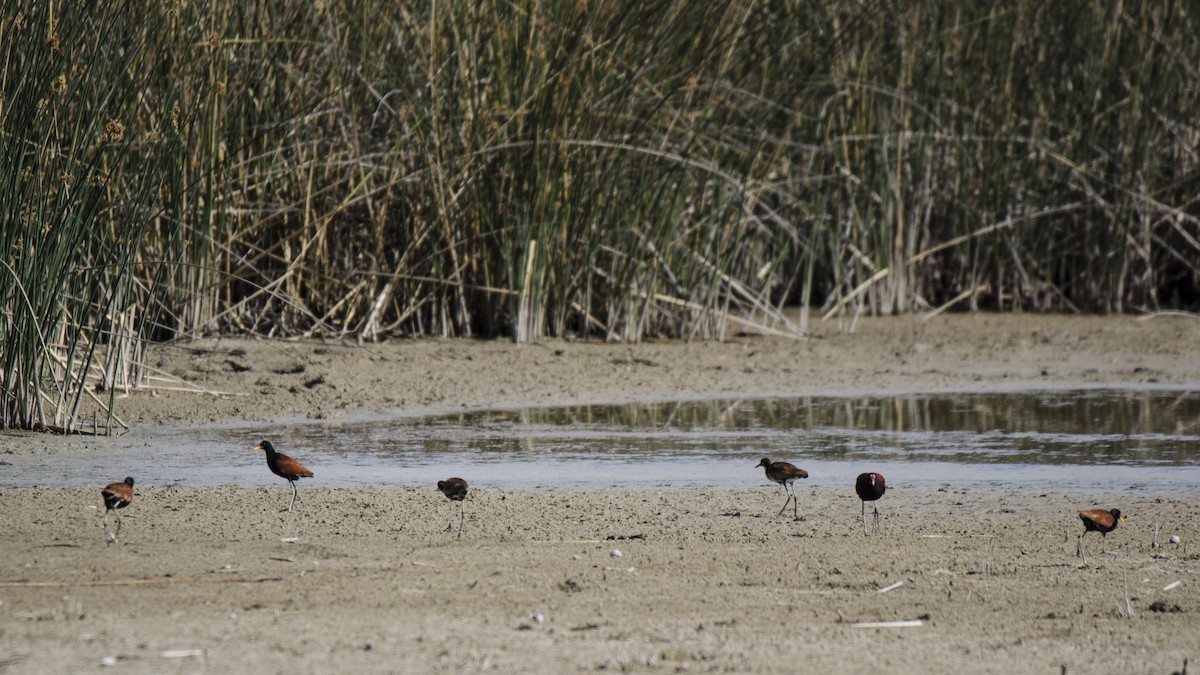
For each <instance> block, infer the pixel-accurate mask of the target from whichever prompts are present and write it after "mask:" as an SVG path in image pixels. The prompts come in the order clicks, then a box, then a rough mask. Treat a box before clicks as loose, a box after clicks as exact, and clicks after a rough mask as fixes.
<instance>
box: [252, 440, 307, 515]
mask: <svg viewBox="0 0 1200 675" xmlns="http://www.w3.org/2000/svg"><path fill="white" fill-rule="evenodd" d="M254 449H255V450H262V451H263V452H265V453H267V467H268V468H269V469H271V473H273V474H275V475H276V476H279V477H280V478H285V479H287V482H288V483H290V484H291V486H292V501H290V502H288V505H287V508H286V509H280V511H291V510H292V505H293V504H295V503H296V494H297V492H298V490H297V489H296V481H297V480H299V479H301V478H312V475H313V472H311V471H309V470H308V469H306V468H304V466H303V465H302V464H300V462H297V461H296V460H294V459H292V458H291V457H288V456H287V455H285V454H283V453H279V452H275V446H273V445H271V441H263V442H261V443H259V444H258V445H256V446H254Z"/></svg>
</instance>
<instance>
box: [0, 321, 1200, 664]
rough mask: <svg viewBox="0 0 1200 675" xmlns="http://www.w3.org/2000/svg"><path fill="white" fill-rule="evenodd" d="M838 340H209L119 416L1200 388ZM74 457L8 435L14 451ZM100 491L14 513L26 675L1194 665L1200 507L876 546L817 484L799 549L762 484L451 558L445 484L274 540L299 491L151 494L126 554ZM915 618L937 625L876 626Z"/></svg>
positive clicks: (920, 337) (1047, 348)
mask: <svg viewBox="0 0 1200 675" xmlns="http://www.w3.org/2000/svg"><path fill="white" fill-rule="evenodd" d="M817 329H818V331H819V332H822V333H823V337H822V338H820V339H815V340H807V341H795V340H788V339H781V338H767V337H749V336H747V337H739V338H736V339H733V340H730V341H729V342H726V343H720V344H718V343H673V342H655V343H648V344H641V345H608V344H601V343H595V342H587V341H570V340H549V341H545V342H542V343H539V344H534V345H524V346H515V345H512V344H510V343H507V342H499V341H490V342H483V341H450V340H396V341H393V342H390V343H387V344H382V345H367V346H361V347H360V346H356V345H347V344H335V343H331V344H324V343H320V342H304V343H295V342H260V341H255V340H246V339H239V340H229V339H219V340H217V339H213V340H205V341H201V342H198V343H192V344H186V345H176V346H162V347H156V348H155V349H154V350H153V351H152V364H151V365H153V366H154V367H155V368H157V369H158V370H159V371H161V372H162V373H165V374H168V375H169V376H170V377H171V378H172V379H171V380H170V381H168V380H161V381H156V387H157V389H156V390H155V391H149V390H148V391H143V392H137V393H134V394H133V395H132V396H130V397H128V398H125V399H122V400H121V401H120V402H119V407H118V410H117V413H118V415H120V416H121V417H122V419H124V420H125V421H127V422H128V423H130V424H131V425H136V426H138V428H139V429H140V430H141V429H146V428H151V429H152V428H154V426H155V425H160V424H161V425H172V426H179V425H186V424H197V425H204V424H223V423H228V422H229V421H230V420H271V419H276V418H279V417H284V416H293V417H302V418H315V419H337V418H339V417H342V416H352V415H356V414H362V413H370V414H381V415H389V414H413V413H416V412H420V411H424V410H445V409H461V408H481V407H489V406H503V407H514V406H524V405H549V404H555V405H562V404H576V403H594V402H624V401H648V400H671V399H681V398H710V397H717V396H726V395H744V396H768V395H802V394H838V393H853V394H875V393H884V392H895V391H925V390H935V389H936V390H955V391H982V390H997V389H1023V388H1038V389H1045V388H1073V387H1093V386H1139V387H1169V388H1173V389H1185V390H1194V389H1196V388H1198V387H1200V358H1198V357H1197V355H1196V347H1197V345H1200V321H1197V320H1196V319H1194V318H1186V317H1163V318H1155V319H1151V320H1146V321H1138V320H1136V319H1133V318H1128V317H1082V318H1079V317H1058V316H1051V317H1043V316H1023V315H1009V316H995V315H966V316H944V317H939V318H937V319H934V320H932V321H923V320H921V319H920V318H919V317H901V318H891V319H870V320H863V321H862V322H860V323H859V324H858V325H857V326H856V330H855V332H854V333H848V332H841V331H838V330H837V329H836V326H833V325H832V324H822V325H818V326H817ZM179 382H184V383H188V386H195V387H198V388H202V389H207V390H212V391H221V392H227V393H228V394H229V395H222V396H210V395H199V394H195V393H186V392H181V391H174V390H172V389H171V388H172V387H175V386H176V384H177V383H179ZM71 442H72V440H71V439H59V440H58V441H56V442H55V443H52V444H51V443H47V439H46V437H44V436H41V435H37V434H5V435H4V447H5V452H8V453H47V452H53V450H52V448H54V447H61V445H59V444H60V443H71ZM2 460H3V456H2V455H0V461H2ZM8 467H9V468H11V467H12V465H11V464H9V465H8ZM4 468H5V465H0V469H4ZM121 477H122V476H113V480H117V479H119V478H121ZM466 477H467V478H468V479H471V477H470V476H466ZM98 488H99V486H96V488H95V489H83V488H61V489H14V490H0V514H3V516H2V517H3V521H4V526H5V537H4V542H5V545H4V546H3V547H2V551H0V672H22V673H26V672H27V673H45V672H77V671H82V670H93V669H99V668H101V660H102V659H104V658H106V657H108V658H112V659H115V663H116V664H117V665H116V667H117V668H121V669H122V670H123V671H132V672H164V671H180V672H206V671H213V672H230V671H242V672H247V671H255V672H284V671H288V672H294V671H301V672H329V671H333V670H336V671H344V672H363V671H368V672H425V671H430V670H456V671H457V670H495V671H499V672H518V671H519V672H529V671H535V672H571V671H577V670H605V671H613V670H617V671H630V672H678V671H689V672H692V671H699V672H711V671H724V672H795V671H797V670H798V669H802V670H807V671H811V672H861V671H862V670H865V669H868V668H871V669H886V670H887V671H888V672H891V673H901V674H903V673H928V672H939V673H941V672H944V673H958V672H967V671H971V672H991V673H1025V672H1045V673H1058V672H1060V668H1061V666H1063V665H1066V666H1067V668H1068V672H1069V673H1126V672H1148V673H1164V674H1165V673H1170V672H1172V671H1175V670H1178V669H1179V668H1180V667H1181V666H1182V663H1183V659H1184V658H1190V659H1191V660H1192V661H1193V662H1197V661H1198V660H1200V599H1198V598H1200V596H1198V595H1197V593H1196V592H1195V590H1194V587H1195V585H1196V584H1197V583H1200V575H1198V573H1200V549H1197V547H1195V546H1193V545H1192V543H1193V542H1196V541H1200V539H1198V535H1200V532H1198V530H1200V523H1197V521H1196V518H1195V514H1196V513H1197V512H1198V510H1200V496H1197V495H1176V496H1172V495H1156V496H1149V495H1139V494H1131V493H1110V494H1103V495H1097V494H1090V493H1087V492H1084V491H1081V492H1078V493H1074V494H1050V493H1036V492H1034V491H1018V490H1007V489H995V490H975V489H972V490H960V489H954V488H945V489H933V488H928V489H927V488H919V489H914V488H910V487H906V486H904V485H893V486H892V487H891V490H890V491H889V493H888V494H887V495H886V496H885V497H884V499H883V501H882V502H880V510H881V511H883V512H884V514H885V519H884V527H883V530H882V532H881V533H880V534H879V535H878V536H871V537H864V535H863V533H862V530H861V527H860V525H859V520H858V518H859V502H858V500H857V498H856V497H855V496H854V494H853V491H852V489H851V487H850V486H849V485H847V486H846V488H845V489H837V488H831V487H825V486H820V487H801V488H799V489H798V494H799V495H800V509H801V513H802V515H803V516H804V520H802V521H799V522H794V521H792V520H791V519H790V518H788V517H784V516H781V517H775V515H774V514H775V513H776V512H777V511H778V508H779V505H780V504H781V503H782V496H783V495H782V493H781V491H780V490H779V488H778V487H776V486H772V485H770V484H767V483H766V481H765V479H763V478H762V476H761V471H756V472H749V471H748V473H747V487H746V488H745V489H715V488H707V489H689V490H650V489H645V490H625V489H607V490H563V489H557V490H505V489H484V490H477V491H475V492H474V494H473V495H472V497H471V498H470V499H469V500H468V502H467V527H466V531H465V532H464V533H463V535H462V537H455V536H453V535H452V534H447V533H445V532H443V531H442V529H443V528H444V527H445V523H446V521H447V519H448V516H449V513H450V511H449V503H448V502H447V501H446V500H445V499H444V498H443V497H442V496H441V495H440V494H439V493H437V492H436V491H435V490H434V489H433V486H432V485H431V486H429V487H428V489H412V488H396V487H371V488H352V489H337V488H328V487H322V486H321V485H320V483H319V482H315V481H314V482H313V483H312V484H306V485H302V486H301V492H300V501H299V502H298V503H297V507H296V511H295V512H294V513H291V514H286V513H284V514H281V513H279V512H278V508H279V507H280V506H281V505H283V504H285V503H286V500H287V498H288V496H289V495H290V492H289V491H288V488H287V485H286V483H284V482H283V481H279V482H278V484H277V485H273V486H271V487H244V486H243V487H238V486H216V487H206V488H195V487H187V486H186V485H185V486H177V487H164V486H156V485H144V486H139V487H138V495H137V497H136V498H135V503H134V505H133V506H132V507H131V508H130V509H129V510H128V511H129V515H130V516H131V517H130V518H128V519H127V520H126V523H125V528H124V531H123V532H122V541H121V544H119V545H117V546H111V547H108V546H105V545H104V538H103V534H102V532H101V530H100V519H101V515H102V509H98V508H97V507H98V506H100V498H99V490H98ZM1094 505H1102V506H1105V507H1108V506H1118V507H1120V508H1121V509H1122V510H1123V511H1124V512H1125V513H1126V514H1127V515H1128V519H1127V521H1126V523H1124V524H1123V525H1121V527H1119V528H1118V529H1117V531H1115V532H1114V533H1113V534H1111V535H1109V536H1108V537H1107V538H1106V540H1105V542H1104V545H1105V548H1106V552H1104V553H1102V552H1101V546H1100V543H1101V542H1100V538H1099V537H1097V536H1096V535H1094V534H1093V535H1089V538H1088V540H1085V546H1087V549H1086V550H1087V551H1088V558H1089V560H1088V562H1089V564H1088V565H1086V566H1083V565H1082V564H1081V562H1080V561H1079V559H1078V558H1077V557H1076V556H1075V553H1076V539H1075V537H1076V535H1077V534H1078V532H1079V531H1081V530H1082V527H1081V525H1080V523H1079V520H1078V517H1077V516H1076V515H1075V511H1076V510H1077V509H1079V508H1085V507H1091V506H1094ZM1156 524H1157V525H1158V526H1159V541H1160V542H1165V541H1166V538H1167V537H1169V536H1170V535H1171V534H1175V535H1178V536H1179V537H1180V538H1181V540H1182V544H1181V545H1180V546H1171V545H1166V546H1163V547H1160V548H1151V540H1152V537H1153V531H1154V526H1155V525H1156ZM293 538H295V541H285V540H291V539H293ZM610 538H611V539H610ZM613 549H619V550H620V551H621V552H622V555H621V557H619V558H614V557H611V555H610V552H611V551H612V550H613ZM1177 581H1178V582H1180V583H1178V584H1176V585H1174V586H1172V584H1174V583H1175V582H1177ZM897 582H903V583H902V584H901V585H900V586H898V587H896V588H895V589H893V590H891V591H888V592H886V593H879V589H881V588H886V587H888V586H891V585H893V584H896V583H897ZM1126 588H1127V589H1128V591H1126ZM1164 589H1165V590H1164ZM1126 592H1128V603H1127V602H1126ZM1129 610H1132V616H1131V617H1130V616H1127V614H1128V612H1129ZM539 616H540V617H541V619H540V620H538V618H537V617H539ZM900 620H908V621H918V620H919V621H921V625H920V626H910V627H902V628H860V627H855V625H854V624H855V623H857V622H878V621H884V622H889V621H900ZM1192 667H1193V668H1194V667H1195V666H1194V665H1193V666H1192Z"/></svg>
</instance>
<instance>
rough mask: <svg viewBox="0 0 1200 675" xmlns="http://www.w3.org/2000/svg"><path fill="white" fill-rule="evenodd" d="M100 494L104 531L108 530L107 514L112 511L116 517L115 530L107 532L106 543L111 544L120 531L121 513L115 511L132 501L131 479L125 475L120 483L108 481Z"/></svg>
mask: <svg viewBox="0 0 1200 675" xmlns="http://www.w3.org/2000/svg"><path fill="white" fill-rule="evenodd" d="M100 494H101V495H102V496H103V497H104V531H105V532H108V514H109V513H112V514H113V515H114V516H116V518H117V531H116V532H108V543H110V544H112V543H114V542H116V541H117V535H118V534H120V533H121V514H120V513H118V512H117V509H123V508H125V507H126V506H129V502H131V501H133V479H132V478H129V477H126V478H125V481H124V482H122V483H109V484H108V486H107V487H105V488H104V489H103V490H101V491H100Z"/></svg>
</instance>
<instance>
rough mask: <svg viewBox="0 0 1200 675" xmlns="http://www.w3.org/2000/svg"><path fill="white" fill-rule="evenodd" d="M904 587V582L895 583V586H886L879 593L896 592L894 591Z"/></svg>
mask: <svg viewBox="0 0 1200 675" xmlns="http://www.w3.org/2000/svg"><path fill="white" fill-rule="evenodd" d="M903 585H904V582H903V581H897V582H896V583H894V584H892V585H890V586H884V587H883V588H881V589H879V591H878V592H879V593H887V592H888V591H894V590H896V589H897V588H900V587H901V586H903Z"/></svg>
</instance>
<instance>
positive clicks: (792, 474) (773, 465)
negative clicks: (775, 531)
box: [755, 457, 808, 520]
mask: <svg viewBox="0 0 1200 675" xmlns="http://www.w3.org/2000/svg"><path fill="white" fill-rule="evenodd" d="M758 466H761V467H764V468H765V469H766V472H767V478H769V479H771V480H773V481H775V482H776V483H779V484H780V485H782V486H783V492H784V494H786V495H787V499H785V500H783V507H782V508H780V509H779V513H777V514H775V515H777V516H779V515H783V512H784V509H786V508H787V505H788V502H789V501H790V502H791V503H792V514H793V515H794V516H795V517H796V520H800V512H799V508H800V507H799V503H798V502H797V501H796V488H795V486H792V489H791V490H788V486H790V485H792V481H794V480H796V479H797V478H808V472H807V471H805V470H804V469H799V468H797V467H796V466H795V465H793V464H788V463H787V462H772V461H771V460H769V459H767V458H766V457H763V458H762V461H761V462H759V463H758ZM755 468H758V467H757V466H756V467H755Z"/></svg>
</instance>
